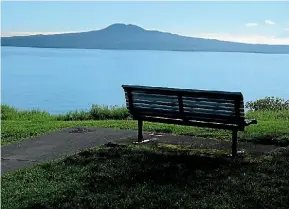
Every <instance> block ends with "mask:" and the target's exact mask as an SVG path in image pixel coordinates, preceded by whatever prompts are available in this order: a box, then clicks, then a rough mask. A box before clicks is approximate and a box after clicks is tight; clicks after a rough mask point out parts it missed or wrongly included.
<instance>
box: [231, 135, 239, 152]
mask: <svg viewBox="0 0 289 209" xmlns="http://www.w3.org/2000/svg"><path fill="white" fill-rule="evenodd" d="M237 137H238V131H237V130H234V131H233V133H232V156H233V157H236V156H237Z"/></svg>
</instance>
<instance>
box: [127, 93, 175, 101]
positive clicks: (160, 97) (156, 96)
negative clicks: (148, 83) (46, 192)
mask: <svg viewBox="0 0 289 209" xmlns="http://www.w3.org/2000/svg"><path fill="white" fill-rule="evenodd" d="M132 94H133V96H134V98H136V99H137V98H138V99H143V98H152V99H155V98H157V99H160V100H170V99H171V100H172V99H178V96H177V95H162V94H144V93H136V92H133V93H132Z"/></svg>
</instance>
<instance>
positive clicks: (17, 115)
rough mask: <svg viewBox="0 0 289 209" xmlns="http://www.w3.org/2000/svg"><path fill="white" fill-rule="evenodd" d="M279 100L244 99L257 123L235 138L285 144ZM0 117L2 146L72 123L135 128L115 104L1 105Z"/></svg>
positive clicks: (198, 131)
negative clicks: (66, 108)
mask: <svg viewBox="0 0 289 209" xmlns="http://www.w3.org/2000/svg"><path fill="white" fill-rule="evenodd" d="M275 100H276V101H275ZM260 101H262V102H260ZM266 101H267V102H266ZM274 101H275V102H274ZM280 101H283V100H281V99H279V98H275V99H273V97H270V98H269V99H268V98H267V99H266V98H265V99H264V100H257V101H255V102H248V103H247V104H246V106H247V107H248V108H249V109H248V112H247V113H246V117H247V118H254V119H257V120H258V124H257V125H251V126H249V127H247V128H246V130H245V132H239V139H240V140H246V141H254V142H257V143H263V144H277V145H288V144H289V109H287V108H286V105H285V104H288V102H283V103H282V102H281V104H283V106H284V107H283V108H279V106H280ZM267 103H268V104H267ZM272 104H276V105H272ZM276 106H278V108H277V107H276ZM1 119H2V125H1V138H2V145H6V144H9V143H13V142H18V141H22V140H25V139H27V138H31V137H35V136H39V135H41V134H44V133H47V132H51V131H55V130H58V129H62V128H67V127H74V126H90V127H108V128H119V129H133V130H137V123H136V121H133V120H131V119H130V115H129V113H128V111H127V109H126V107H116V106H113V107H107V106H97V105H93V106H92V107H91V109H90V110H87V111H72V112H69V113H67V114H62V115H52V114H49V113H47V112H44V111H40V110H19V109H16V108H13V107H10V106H7V105H2V106H1ZM144 130H145V131H150V132H164V133H173V134H179V135H191V136H200V137H213V138H217V139H222V140H230V132H228V131H222V130H216V129H206V128H197V127H188V126H177V125H169V124H160V123H149V122H146V123H144Z"/></svg>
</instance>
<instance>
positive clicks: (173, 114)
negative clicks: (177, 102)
mask: <svg viewBox="0 0 289 209" xmlns="http://www.w3.org/2000/svg"><path fill="white" fill-rule="evenodd" d="M132 114H133V115H134V116H136V117H138V116H141V117H144V116H151V117H166V118H174V119H182V118H183V119H184V120H188V121H189V120H194V121H204V122H212V123H214V122H217V123H224V124H238V123H240V120H241V121H242V120H244V119H243V118H237V117H229V116H218V117H216V115H215V116H213V115H211V114H200V113H189V114H188V113H186V112H184V116H182V115H181V114H180V113H179V112H178V111H168V110H165V109H134V110H133V112H132Z"/></svg>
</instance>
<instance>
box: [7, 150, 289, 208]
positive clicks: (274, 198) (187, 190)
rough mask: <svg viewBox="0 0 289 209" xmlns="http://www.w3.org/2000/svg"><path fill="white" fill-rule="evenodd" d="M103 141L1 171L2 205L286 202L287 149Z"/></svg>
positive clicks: (192, 205) (178, 205) (208, 205)
mask: <svg viewBox="0 0 289 209" xmlns="http://www.w3.org/2000/svg"><path fill="white" fill-rule="evenodd" d="M201 153H202V151H201V150H194V149H191V148H190V147H180V146H172V145H170V146H167V145H162V144H150V145H146V146H144V145H134V146H132V145H131V146H125V145H119V146H115V145H114V146H111V145H110V146H108V145H107V146H103V147H100V148H97V149H94V150H87V151H84V152H81V153H79V154H77V155H74V156H70V157H67V158H65V159H62V160H59V161H57V162H51V163H45V164H41V165H38V166H35V167H29V168H25V169H22V170H19V171H16V172H12V173H8V174H6V175H4V176H3V177H2V208H5V209H12V208H13V209H32V208H43V209H50V208H54V209H57V208H59V209H60V208H61V209H65V208H67V209H68V208H79V209H82V208H83V209H84V208H85V209H90V208H100V209H101V208H147V209H149V208H204V209H205V208H206V209H207V208H211V209H224V208H238V209H255V208H267V209H276V208H279V209H287V208H288V205H289V199H288V193H289V173H288V169H289V161H288V154H287V156H286V155H280V156H276V155H274V154H272V155H267V156H261V157H253V156H250V155H246V156H245V157H244V158H243V159H237V160H234V161H233V160H231V159H230V158H228V157H226V154H227V153H223V152H222V151H217V152H216V151H215V150H212V151H209V150H206V152H205V153H202V154H201Z"/></svg>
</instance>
